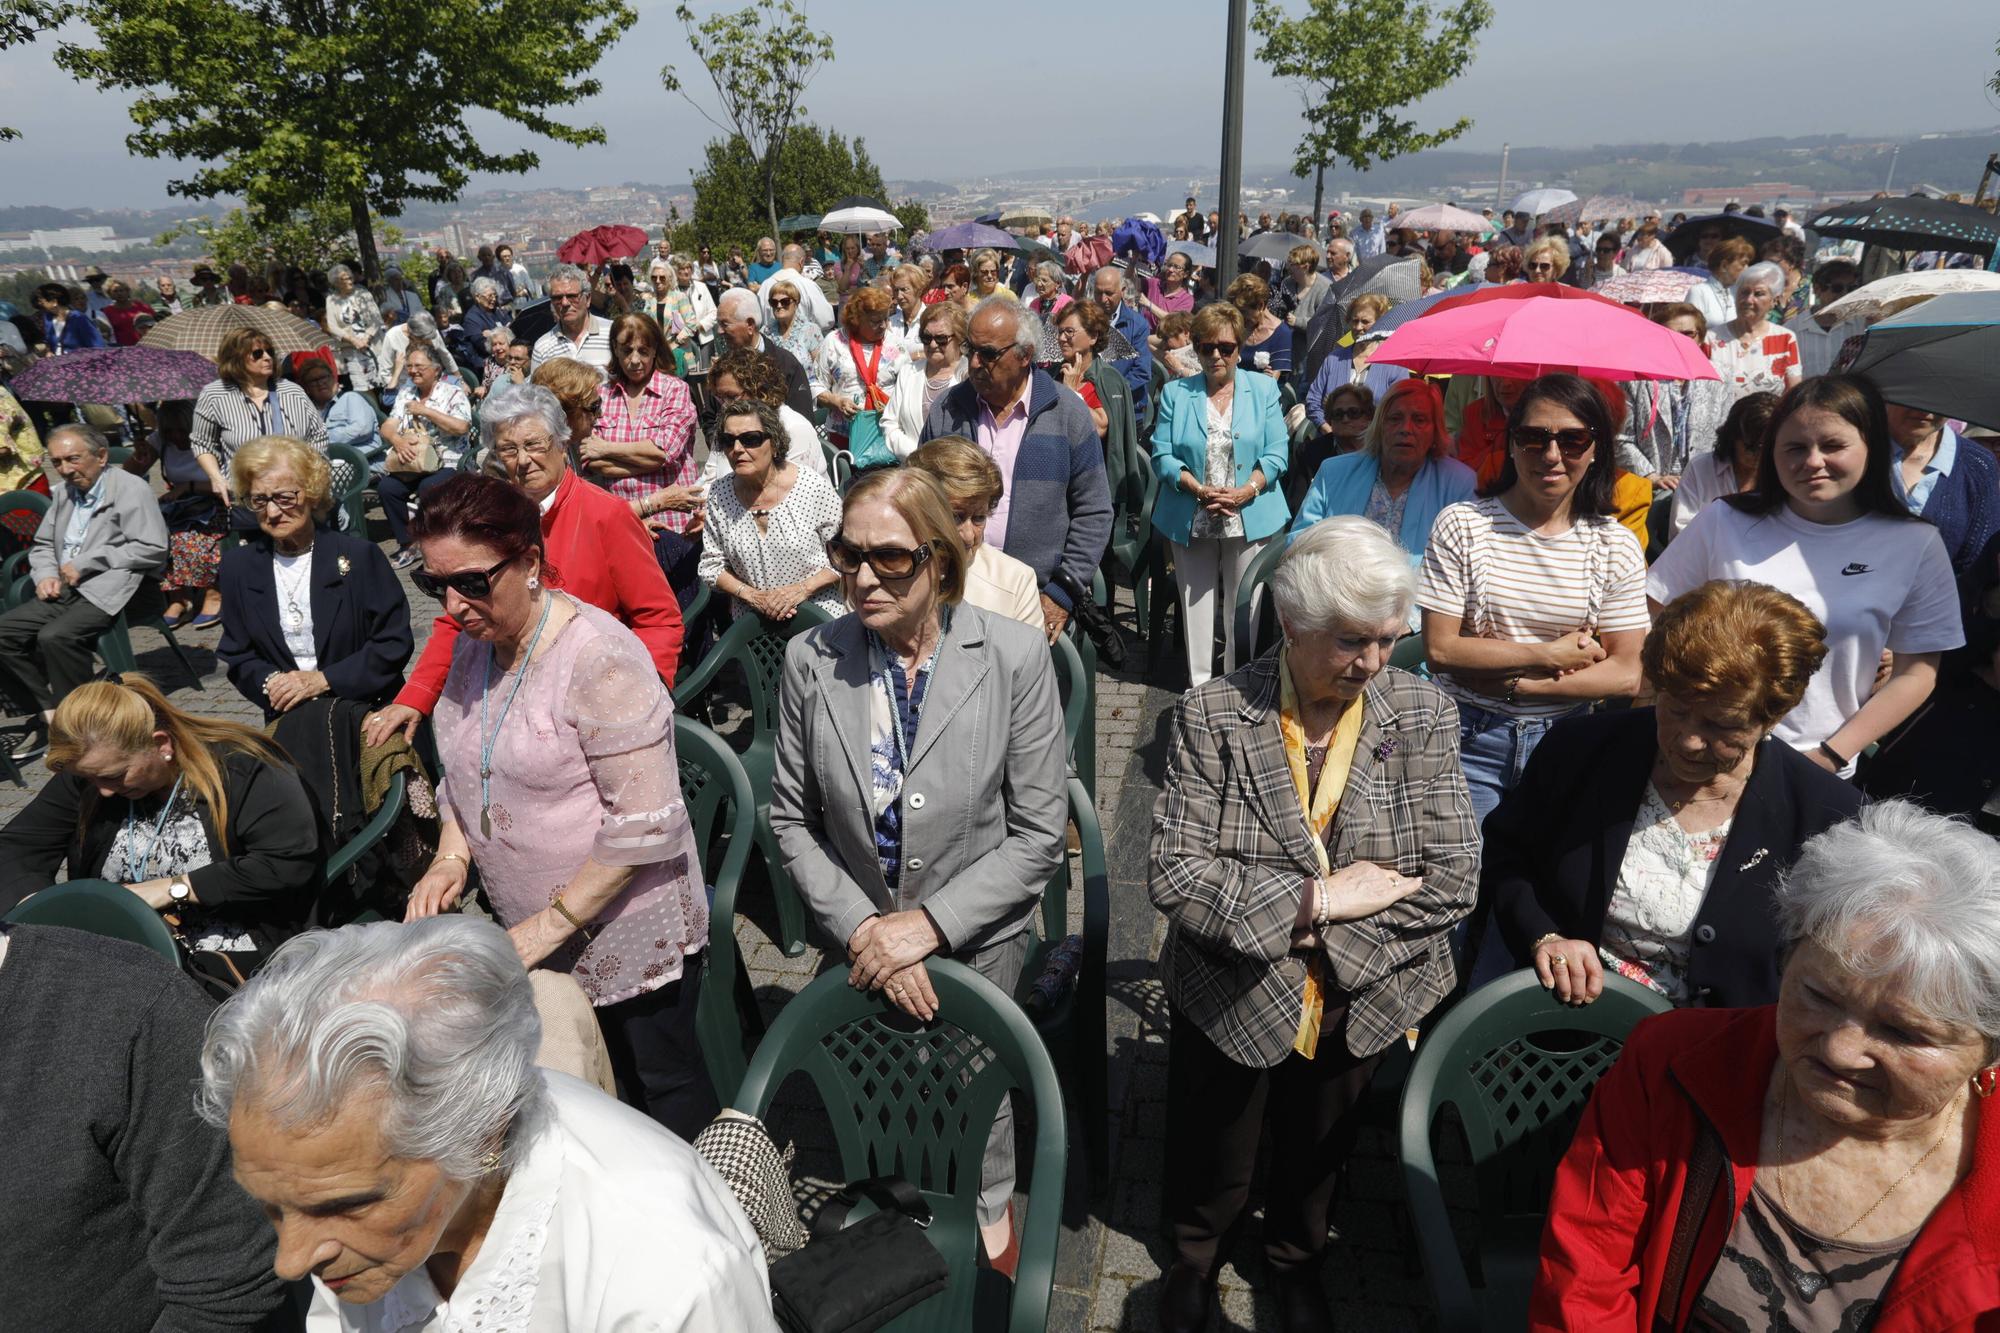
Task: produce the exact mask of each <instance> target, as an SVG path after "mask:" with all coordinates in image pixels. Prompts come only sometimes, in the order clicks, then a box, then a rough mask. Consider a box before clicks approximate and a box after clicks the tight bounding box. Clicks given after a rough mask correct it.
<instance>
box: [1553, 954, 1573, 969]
mask: <svg viewBox="0 0 2000 1333" xmlns="http://www.w3.org/2000/svg"><path fill="white" fill-rule="evenodd" d="M1549 966H1550V967H1568V966H1569V959H1567V958H1565V957H1563V956H1562V955H1561V954H1557V955H1555V957H1553V958H1551V959H1549Z"/></svg>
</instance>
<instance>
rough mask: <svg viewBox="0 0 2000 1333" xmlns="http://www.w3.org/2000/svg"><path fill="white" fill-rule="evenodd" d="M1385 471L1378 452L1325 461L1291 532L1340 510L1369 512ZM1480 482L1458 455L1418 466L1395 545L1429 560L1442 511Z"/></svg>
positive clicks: (1413, 558) (1412, 556)
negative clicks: (1433, 532) (1377, 482)
mask: <svg viewBox="0 0 2000 1333" xmlns="http://www.w3.org/2000/svg"><path fill="white" fill-rule="evenodd" d="M1380 472H1381V469H1380V467H1379V466H1378V465H1377V463H1376V460H1375V456H1374V455H1373V454H1341V455H1340V456H1339V457H1337V458H1329V459H1327V460H1326V461H1325V462H1324V463H1321V464H1320V465H1319V475H1318V476H1316V477H1314V478H1313V483H1312V488H1311V489H1310V490H1308V491H1307V492H1306V498H1305V501H1304V503H1302V504H1300V505H1299V516H1298V517H1297V518H1295V519H1293V520H1292V536H1293V537H1296V536H1298V535H1299V534H1300V533H1301V532H1304V531H1305V530H1306V529H1307V528H1309V527H1311V526H1312V525H1313V524H1315V523H1317V522H1319V521H1320V520H1321V519H1323V518H1330V517H1332V516H1333V515H1335V514H1365V513H1367V512H1368V495H1369V492H1371V491H1373V490H1374V489H1375V478H1376V477H1377V476H1378V475H1380ZM1477 480H1478V479H1477V478H1476V477H1475V476H1474V475H1473V472H1472V469H1471V468H1469V467H1467V466H1466V465H1465V464H1463V463H1461V462H1459V461H1458V460H1457V459H1456V458H1433V459H1430V460H1429V461H1428V462H1426V463H1425V464H1424V465H1423V466H1422V467H1421V468H1419V469H1417V475H1416V478H1415V479H1414V480H1413V481H1411V482H1410V493H1409V496H1408V497H1407V498H1406V499H1405V500H1404V501H1403V530H1402V531H1401V532H1399V533H1396V534H1395V537H1396V544H1397V545H1398V546H1400V547H1402V548H1403V550H1404V551H1406V552H1408V553H1409V557H1410V563H1411V564H1415V563H1417V562H1418V561H1420V560H1422V559H1423V558H1424V547H1425V546H1427V545H1429V544H1430V539H1431V525H1432V524H1433V523H1435V522H1437V516H1438V511H1440V510H1442V509H1443V508H1444V507H1445V506H1446V505H1449V504H1457V503H1458V502H1459V501H1460V500H1470V499H1471V498H1472V497H1473V492H1474V491H1475V490H1476V489H1477Z"/></svg>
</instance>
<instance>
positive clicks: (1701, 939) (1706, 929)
mask: <svg viewBox="0 0 2000 1333" xmlns="http://www.w3.org/2000/svg"><path fill="white" fill-rule="evenodd" d="M1694 940H1695V943H1696V944H1713V943H1715V927H1714V926H1696V927H1695V928H1694Z"/></svg>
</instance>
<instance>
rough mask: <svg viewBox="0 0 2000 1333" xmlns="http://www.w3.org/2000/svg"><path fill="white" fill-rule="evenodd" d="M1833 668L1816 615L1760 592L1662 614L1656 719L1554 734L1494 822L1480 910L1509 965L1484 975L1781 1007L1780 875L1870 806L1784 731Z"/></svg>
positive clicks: (1655, 646)
mask: <svg viewBox="0 0 2000 1333" xmlns="http://www.w3.org/2000/svg"><path fill="white" fill-rule="evenodd" d="M1825 656H1826V630H1825V628H1824V627H1823V626H1822V625H1821V624H1820V623H1819V621H1817V620H1815V619H1813V616H1812V613H1811V612H1810V611H1808V610H1806V609H1805V607H1804V606H1802V605H1800V604H1799V602H1798V599H1796V598H1794V597H1791V596H1789V595H1787V594H1785V593H1782V592H1779V591H1778V590H1777V589H1775V588H1769V587H1766V586H1764V585H1763V584H1761V583H1725V582H1721V581H1719V580H1718V581H1716V582H1713V583H1705V584H1703V585H1702V586H1701V587H1699V588H1696V589H1695V590H1694V591H1693V592H1690V593H1687V594H1685V595H1684V596H1682V597H1680V598H1678V599H1676V600H1675V601H1674V603H1673V604H1672V605H1671V606H1669V607H1667V608H1666V609H1665V610H1664V611H1662V612H1661V613H1660V616H1659V619H1658V620H1656V621H1655V622H1654V624H1653V628H1652V630H1651V632H1649V633H1648V634H1647V635H1646V643H1645V647H1644V648H1643V649H1642V650H1641V653H1640V661H1641V663H1642V664H1643V665H1644V667H1645V670H1646V679H1647V680H1648V681H1650V682H1651V683H1652V686H1653V689H1654V691H1655V699H1654V705H1653V707H1651V708H1633V709H1626V710H1624V711H1621V712H1614V713H1599V714H1596V715H1595V716H1587V717H1578V718H1572V719H1570V720H1568V721H1564V722H1559V723H1557V724H1556V725H1555V726H1554V727H1553V728H1551V729H1550V731H1549V734H1548V735H1547V736H1546V737H1545V738H1544V739H1543V741H1542V743H1541V744H1540V745H1538V746H1536V747H1535V753H1534V755H1533V757H1532V758H1530V759H1529V760H1528V764H1527V768H1526V769H1525V770H1524V771H1523V773H1522V775H1521V782H1520V785H1519V786H1517V787H1515V788H1514V789H1513V790H1512V791H1510V792H1508V793H1507V794H1506V796H1504V797H1502V798H1501V801H1500V804H1499V806H1498V807H1497V808H1496V809H1495V810H1494V811H1493V814H1492V816H1491V817H1490V818H1489V819H1487V821H1486V827H1485V835H1486V842H1485V860H1484V864H1483V866H1482V868H1481V871H1480V903H1481V908H1482V910H1483V911H1487V912H1490V913H1491V914H1492V919H1493V922H1494V924H1495V925H1496V926H1497V927H1498V928H1499V933H1500V943H1501V944H1503V945H1504V950H1495V952H1496V953H1504V955H1505V956H1504V957H1499V958H1496V959H1495V960H1494V961H1495V963H1496V964H1498V966H1495V967H1493V968H1491V969H1489V968H1488V966H1487V963H1486V959H1484V958H1482V959H1481V960H1480V969H1479V970H1480V973H1482V974H1488V973H1490V974H1492V975H1497V974H1498V973H1499V972H1501V971H1505V970H1508V968H1509V967H1513V966H1521V967H1533V968H1534V969H1535V971H1536V973H1537V974H1538V975H1539V976H1540V977H1541V980H1542V984H1543V985H1544V986H1546V987H1549V988H1550V989H1551V990H1552V991H1553V992H1554V993H1555V996H1556V998H1557V999H1559V1000H1562V1001H1564V1002H1565V1003H1568V1004H1587V1003H1589V1002H1590V1001H1591V1000H1594V999H1596V998H1597V996H1598V994H1599V993H1600V992H1601V991H1602V990H1603V989H1604V974H1605V973H1606V972H1607V971H1610V972H1616V973H1618V974H1619V975H1620V976H1623V977H1625V978H1626V979H1627V980H1630V981H1636V982H1638V983H1639V984H1640V985H1642V986H1647V987H1649V988H1651V989H1653V990H1656V991H1658V992H1660V993H1661V994H1662V995H1665V996H1667V997H1668V998H1669V999H1671V1000H1672V1001H1673V1002H1674V1003H1675V1004H1677V1005H1689V1004H1699V1005H1703V1006H1711V1007H1715V1008H1737V1007H1741V1006H1745V1005H1754V1004H1769V1003H1771V1002H1772V1001H1773V1000H1775V999H1777V998H1778V971H1779V965H1780V959H1779V953H1778V938H1777V935H1776V934H1775V932H1774V930H1773V921H1774V919H1773V914H1772V910H1771V896H1772V893H1773V892H1774V890H1775V889H1776V886H1777V883H1778V879H1779V876H1780V875H1781V874H1782V873H1783V872H1784V870H1785V869H1786V868H1787V867H1789V866H1790V865H1791V864H1792V861H1793V859H1794V858H1795V857H1796V856H1797V855H1798V853H1799V848H1800V847H1801V846H1802V845H1803V844H1804V843H1805V841H1806V840H1807V839H1808V838H1811V837H1812V836H1813V835H1815V834H1817V833H1819V832H1820V831H1821V830H1823V829H1825V828H1826V827H1827V826H1828V825H1829V824H1832V823H1835V822H1836V821H1838V820H1842V819H1846V818H1848V817H1849V816H1851V815H1852V814H1854V812H1855V811H1856V810H1858V809H1860V808H1861V793H1860V792H1858V791H1856V790H1855V789H1854V788H1853V787H1852V786H1850V785H1849V784H1847V783H1845V782H1842V781H1841V780H1840V779H1838V778H1836V777H1834V776H1833V775H1832V774H1831V773H1828V772H1825V771H1824V770H1822V769H1820V768H1819V767H1817V766H1816V765H1814V764H1813V763H1811V762H1810V761H1809V760H1807V759H1806V758H1805V756H1803V755H1801V754H1800V753H1799V752H1798V751H1796V750H1794V749H1792V748H1791V747H1790V746H1789V745H1786V744H1785V743H1784V742H1782V741H1778V740H1774V739H1772V737H1771V728H1772V727H1774V726H1775V725H1777V721H1778V719H1779V718H1781V717H1783V716H1784V715H1785V714H1786V713H1789V712H1791V711H1792V709H1793V708H1795V707H1797V706H1798V702H1799V700H1800V698H1801V697H1803V696H1804V694H1805V691H1806V682H1807V681H1809V680H1810V679H1811V678H1812V674H1813V672H1814V671H1816V670H1818V669H1819V664H1820V661H1821V660H1822V659H1823V658H1824V657H1825ZM1493 947H1494V941H1492V940H1491V938H1490V937H1489V939H1488V942H1487V945H1486V948H1488V949H1492V948H1493Z"/></svg>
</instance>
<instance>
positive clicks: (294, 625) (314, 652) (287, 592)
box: [271, 546, 319, 671]
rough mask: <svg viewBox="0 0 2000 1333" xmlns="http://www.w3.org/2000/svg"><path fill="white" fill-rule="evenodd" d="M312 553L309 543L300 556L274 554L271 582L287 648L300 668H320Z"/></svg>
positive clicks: (315, 669)
mask: <svg viewBox="0 0 2000 1333" xmlns="http://www.w3.org/2000/svg"><path fill="white" fill-rule="evenodd" d="M312 576H313V553H312V548H311V547H310V546H308V547H307V548H306V549H305V550H304V552H302V553H301V554H299V555H280V554H278V553H277V552H276V551H273V552H272V553H271V582H272V583H273V584H275V585H276V588H275V591H276V593H277V595H278V625H279V627H280V628H282V629H283V630H284V632H285V647H286V648H288V649H290V650H291V654H292V660H293V661H295V662H297V663H298V664H299V670H301V671H317V670H318V669H319V647H318V645H317V644H315V643H314V642H313V606H312Z"/></svg>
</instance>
